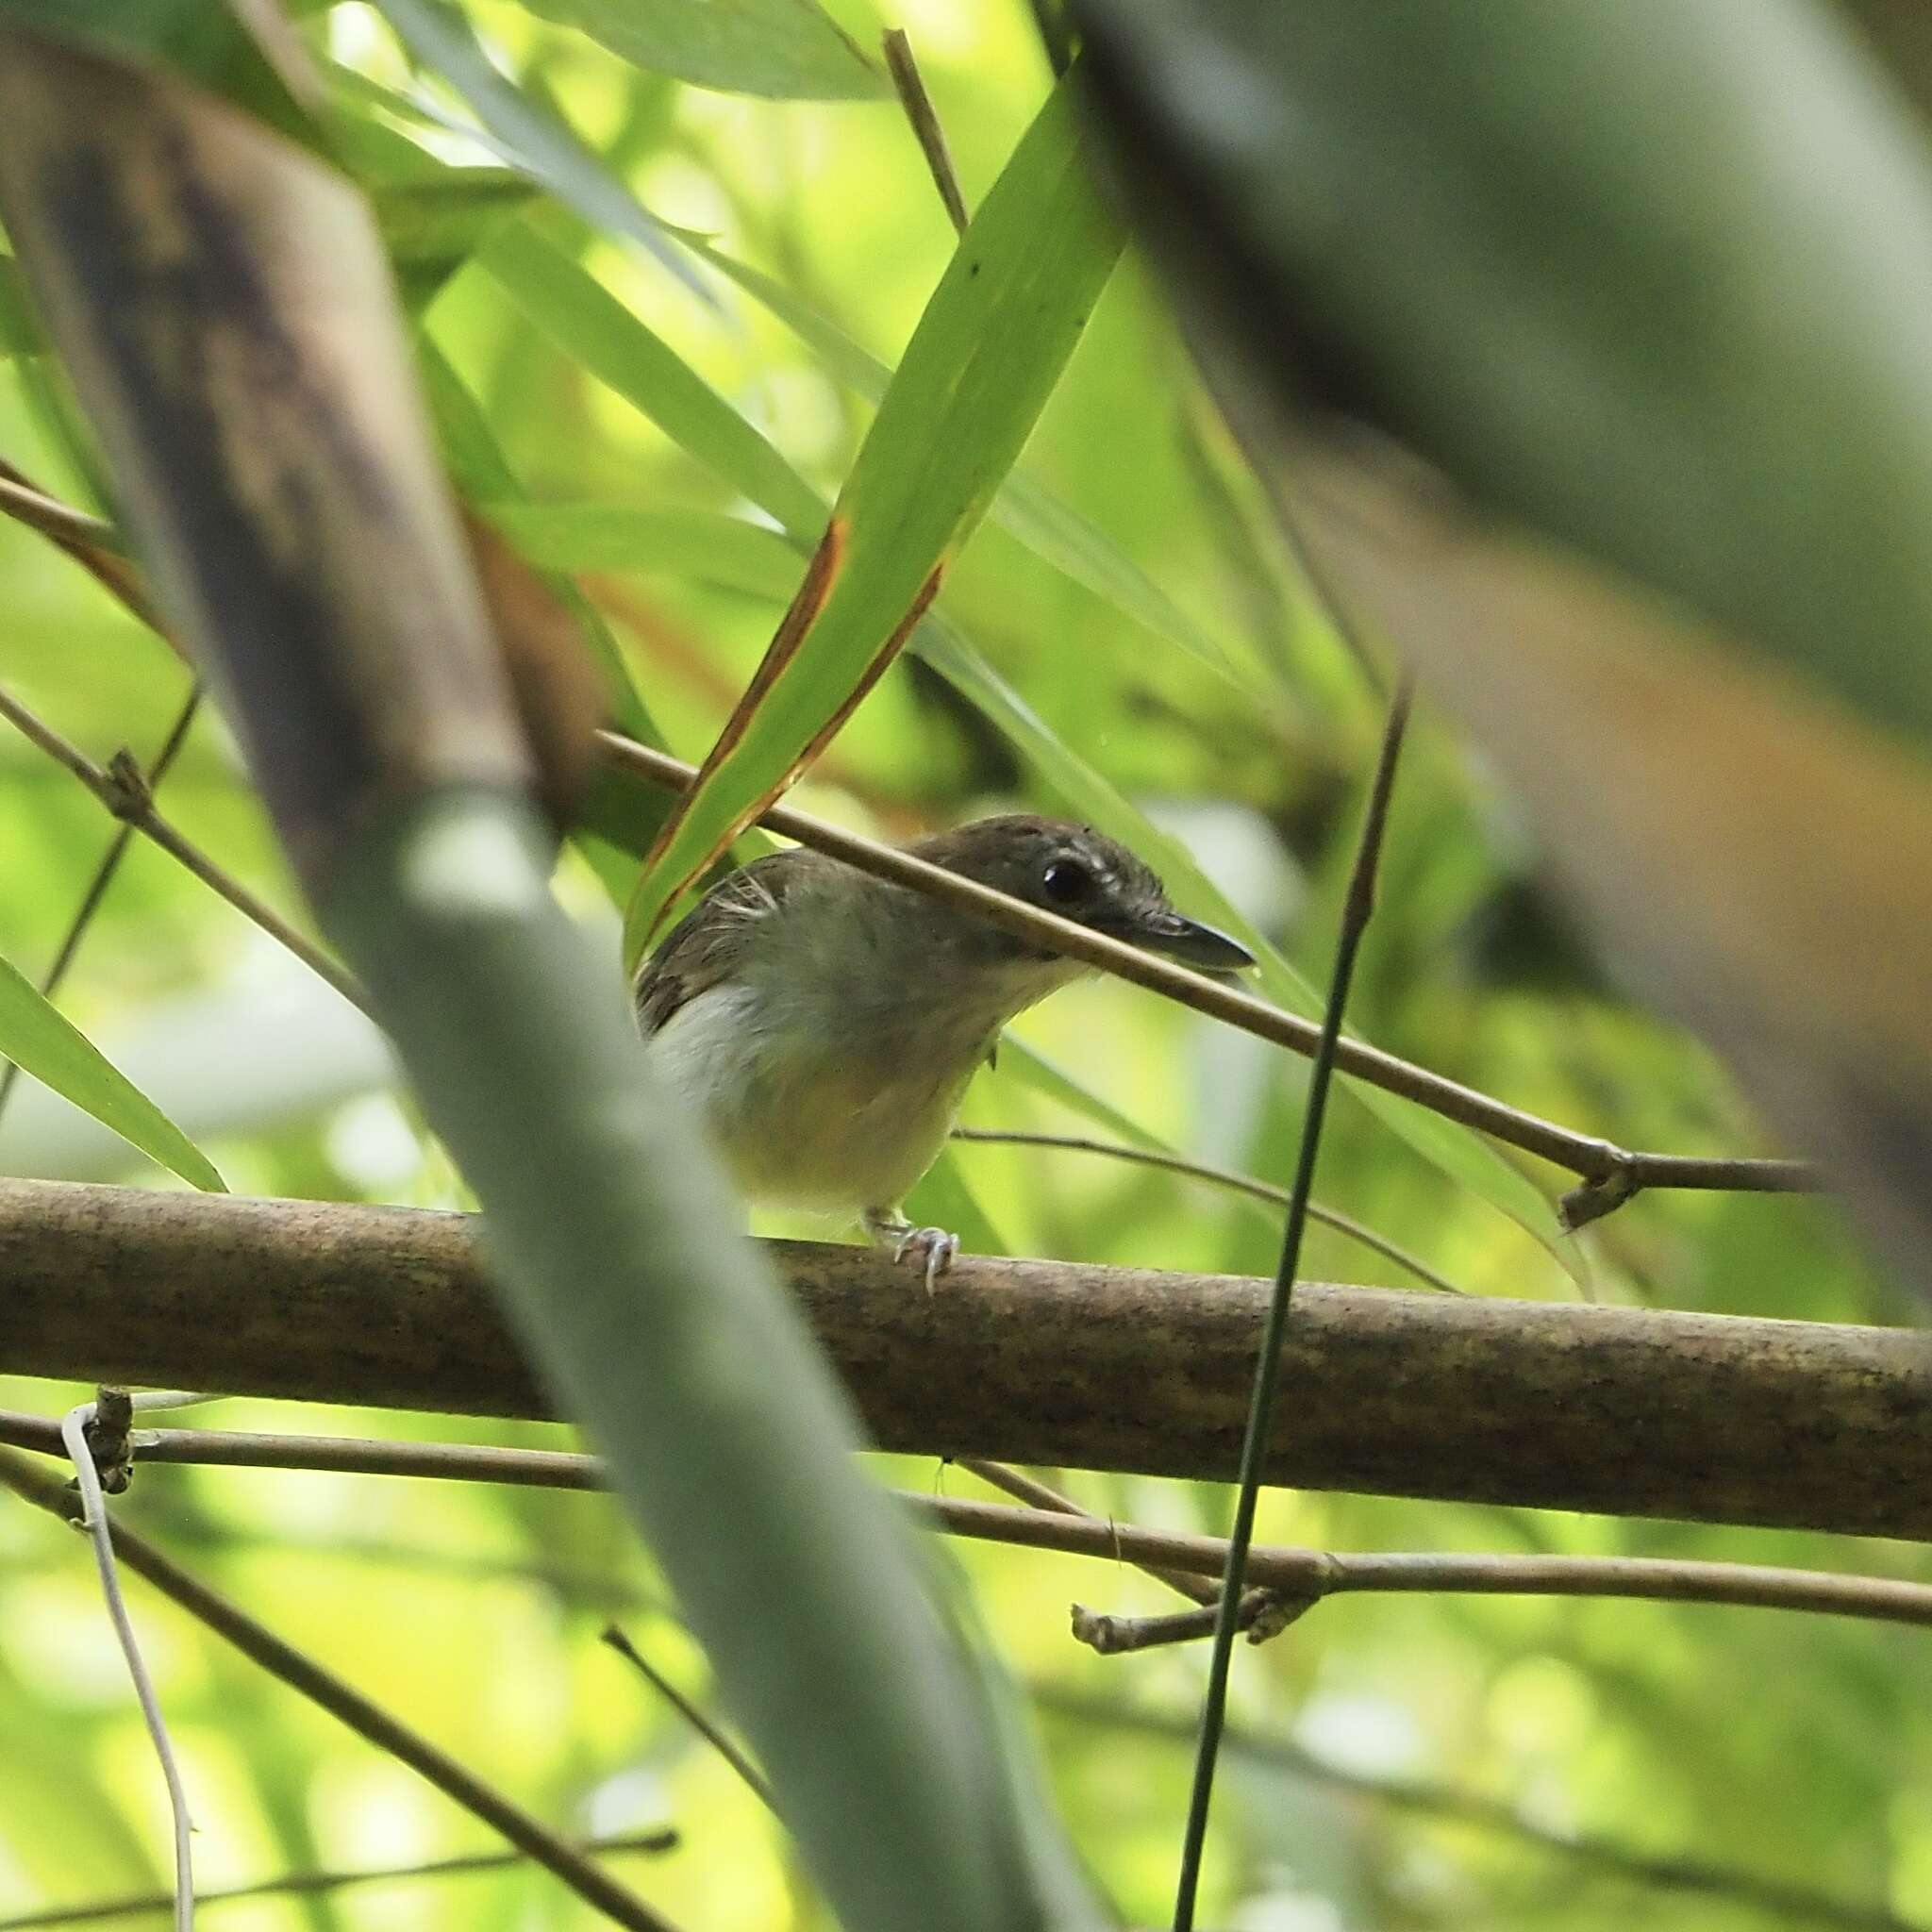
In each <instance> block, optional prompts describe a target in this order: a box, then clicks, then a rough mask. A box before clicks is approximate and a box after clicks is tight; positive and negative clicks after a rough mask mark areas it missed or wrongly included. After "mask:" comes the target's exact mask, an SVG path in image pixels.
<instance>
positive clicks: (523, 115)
mask: <svg viewBox="0 0 1932 1932" xmlns="http://www.w3.org/2000/svg"><path fill="white" fill-rule="evenodd" d="M379 4H380V7H381V10H382V11H383V13H384V14H385V15H387V16H388V19H389V23H390V25H391V26H392V27H394V28H395V30H396V32H397V33H398V34H399V35H400V36H401V37H402V40H403V42H404V43H405V44H406V45H407V46H408V49H409V51H410V52H411V53H412V54H413V55H415V57H416V58H417V59H419V60H421V61H422V62H423V63H424V64H425V66H428V67H433V68H435V69H436V70H437V72H438V73H439V74H441V75H442V77H443V78H444V79H445V80H447V81H448V82H449V84H450V86H451V87H453V88H454V89H455V90H456V91H457V92H458V93H459V94H460V95H461V96H462V97H463V99H464V100H466V101H467V102H468V103H469V104H470V107H471V108H472V109H473V110H474V111H475V115H476V118H477V119H478V120H479V121H481V122H482V124H483V126H484V128H485V129H486V130H487V131H488V133H489V135H490V136H491V137H492V140H493V145H494V146H495V148H496V151H497V152H498V153H500V154H502V155H503V156H504V158H506V159H508V160H510V161H513V162H516V163H518V164H520V165H521V166H522V167H524V168H525V170H527V171H528V173H529V174H530V175H533V176H534V177H535V178H536V179H537V180H539V181H541V182H542V184H543V185H544V187H546V188H548V189H549V190H550V192H552V193H553V194H555V195H556V196H557V197H558V200H559V201H562V202H564V203H565V204H567V205H568V206H569V207H571V208H575V209H576V211H577V212H578V213H579V214H580V215H582V216H583V218H584V219H585V220H586V221H587V222H589V223H590V224H591V225H592V226H593V227H597V228H605V229H608V230H609V231H610V232H611V233H612V234H614V235H622V236H624V237H625V238H626V239H627V240H629V241H632V242H636V243H637V244H638V246H639V247H641V249H643V250H644V252H645V253H646V254H647V255H649V256H650V257H651V258H653V259H654V260H655V261H657V262H658V263H659V264H660V265H661V266H662V267H664V268H667V269H669V270H670V272H671V273H672V274H673V275H675V276H676V277H677V279H678V280H679V281H681V282H682V283H684V285H685V286H686V287H687V288H688V289H690V290H691V291H692V292H693V293H694V294H696V295H698V296H699V297H700V298H701V299H703V300H704V301H706V302H709V301H710V300H711V294H710V291H709V290H708V289H707V288H706V286H705V285H704V283H703V282H702V281H700V280H699V279H698V277H697V275H696V274H695V273H694V272H693V270H692V269H691V263H690V261H689V260H688V259H687V258H686V257H685V255H684V254H683V252H681V251H680V250H679V249H678V248H677V246H676V245H675V243H674V242H672V241H671V240H670V239H669V238H668V237H667V236H666V234H665V232H664V229H663V227H662V225H660V224H659V223H658V221H657V219H656V218H655V217H654V216H652V215H651V214H650V213H649V212H647V211H646V210H645V209H644V208H642V207H641V206H640V205H639V202H638V199H637V197H636V196H635V195H634V194H632V192H630V190H629V189H628V188H626V187H625V185H624V183H623V182H622V181H620V180H619V179H618V178H617V177H616V175H613V174H612V173H611V172H610V170H609V169H608V168H607V167H606V166H605V165H604V163H603V161H602V160H601V159H600V158H598V157H597V156H596V155H595V154H594V153H592V152H591V149H590V148H589V147H587V146H586V145H585V144H584V142H582V141H580V140H579V139H578V138H577V135H576V134H575V131H574V130H573V129H572V128H570V127H568V126H566V125H564V124H563V123H562V122H561V121H559V120H558V118H557V116H556V115H555V114H553V113H552V112H551V111H550V109H549V108H547V107H544V106H542V105H541V104H540V103H538V102H536V101H533V100H532V99H531V98H530V97H529V95H528V94H526V93H525V92H524V91H523V90H522V89H521V88H519V87H518V86H517V85H516V84H515V82H513V81H510V80H508V79H506V78H505V77H504V75H501V74H500V73H498V72H497V70H496V68H495V67H494V66H493V65H492V64H491V60H490V58H489V56H488V55H487V54H485V53H484V51H483V49H482V46H481V45H480V44H479V42H477V39H476V36H475V33H474V32H473V31H472V30H471V27H470V23H469V22H468V21H467V20H466V19H465V18H464V17H463V15H462V14H461V13H460V12H459V11H458V9H457V8H453V7H445V6H443V5H442V4H441V0H379ZM358 91H359V92H370V90H369V89H368V88H367V87H366V86H365V87H364V88H362V89H360V90H358ZM410 105H411V107H412V108H413V107H414V106H415V104H414V103H411V104H410ZM466 131H468V130H466Z"/></svg>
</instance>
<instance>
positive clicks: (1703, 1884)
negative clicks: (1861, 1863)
mask: <svg viewBox="0 0 1932 1932" xmlns="http://www.w3.org/2000/svg"><path fill="white" fill-rule="evenodd" d="M1033 1697H1034V1701H1035V1702H1036V1704H1037V1705H1038V1706H1039V1707H1041V1708H1042V1709H1044V1710H1047V1711H1050V1712H1052V1713H1053V1714H1054V1715H1056V1716H1058V1717H1061V1718H1063V1719H1069V1720H1072V1721H1074V1722H1075V1723H1082V1724H1101V1725H1105V1726H1107V1727H1108V1728H1109V1729H1114V1730H1129V1731H1134V1732H1137V1733H1139V1734H1141V1735H1143V1736H1147V1737H1154V1738H1164V1739H1168V1740H1171V1741H1173V1742H1174V1743H1184V1742H1186V1741H1188V1740H1190V1739H1191V1737H1192V1735H1193V1724H1192V1721H1191V1720H1190V1719H1188V1718H1184V1717H1180V1716H1170V1715H1168V1714H1167V1713H1165V1712H1159V1711H1149V1710H1138V1709H1135V1708H1133V1707H1123V1706H1122V1705H1121V1704H1120V1702H1119V1701H1118V1700H1117V1699H1110V1698H1102V1697H1091V1696H1083V1695H1081V1694H1080V1693H1079V1692H1077V1691H1063V1690H1061V1689H1059V1688H1058V1686H1052V1685H1038V1686H1035V1687H1033ZM1227 1748H1228V1749H1229V1750H1230V1751H1234V1752H1237V1753H1239V1754H1240V1755H1241V1757H1247V1758H1249V1759H1251V1760H1252V1761H1254V1762H1256V1763H1259V1764H1267V1765H1274V1766H1278V1767H1279V1768H1281V1769H1282V1770H1285V1771H1287V1772H1289V1773H1291V1774H1293V1775H1294V1776H1296V1777H1301V1778H1306V1779H1307V1781H1308V1782H1309V1783H1310V1784H1318V1785H1324V1786H1326V1787H1328V1788H1329V1789H1330V1790H1341V1791H1349V1792H1353V1793H1356V1794H1357V1795H1359V1796H1361V1797H1364V1798H1367V1799H1370V1800H1372V1801H1373V1802H1374V1803H1376V1804H1380V1805H1386V1806H1388V1807H1391V1809H1395V1810H1401V1811H1408V1812H1413V1813H1415V1814H1416V1815H1418V1816H1420V1817H1424V1818H1430V1819H1434V1820H1436V1821H1438V1822H1440V1823H1441V1824H1460V1825H1469V1826H1472V1827H1474V1829H1476V1830H1478V1831H1487V1832H1493V1833H1496V1834H1499V1835H1501V1836H1505V1837H1507V1838H1511V1839H1515V1840H1518V1841H1519V1842H1521V1843H1524V1844H1529V1845H1534V1846H1535V1847H1536V1848H1537V1849H1538V1850H1539V1851H1546V1852H1549V1853H1551V1854H1553V1855H1554V1856H1555V1857H1559V1858H1563V1859H1566V1860H1568V1861H1570V1862H1571V1863H1573V1864H1576V1865H1580V1866H1584V1867H1587V1868H1588V1869H1590V1870H1591V1871H1594V1872H1598V1873H1601V1874H1604V1875H1606V1876H1607V1877H1612V1878H1621V1879H1624V1880H1627V1881H1629V1882H1630V1883H1632V1884H1635V1885H1649V1886H1656V1887H1658V1888H1659V1889H1661V1890H1671V1891H1692V1892H1698V1893H1701V1894H1705V1895H1707V1896H1710V1897H1716V1898H1729V1899H1733V1900H1736V1901H1738V1902H1740V1903H1742V1904H1746V1905H1751V1906H1755V1907H1757V1908H1758V1909H1759V1910H1761V1911H1767V1912H1772V1913H1774V1914H1776V1915H1777V1916H1779V1917H1781V1918H1790V1919H1798V1920H1803V1921H1806V1922H1807V1923H1810V1924H1821V1925H1835V1926H1838V1927H1840V1928H1842V1932H1923V1928H1921V1927H1919V1926H1917V1925H1915V1924H1912V1922H1911V1921H1910V1920H1907V1919H1902V1918H1900V1917H1899V1916H1898V1915H1897V1914H1896V1913H1894V1912H1890V1911H1888V1910H1887V1909H1886V1908H1885V1907H1882V1906H1861V1905H1857V1904H1854V1903H1852V1902H1851V1901H1849V1900H1845V1899H1838V1898H1833V1897H1832V1896H1831V1895H1830V1894H1829V1893H1826V1892H1819V1891H1813V1890H1809V1889H1808V1888H1807V1887H1804V1886H1799V1885H1790V1884H1787V1883H1785V1882H1784V1881H1782V1880H1780V1879H1775V1878H1767V1877H1764V1876H1762V1875H1761V1874H1758V1873H1756V1872H1747V1871H1744V1870H1741V1869H1740V1868H1739V1867H1737V1866H1735V1865H1713V1864H1708V1863H1707V1862H1706V1861H1704V1860H1703V1859H1699V1858H1683V1857H1665V1856H1658V1855H1657V1854H1653V1853H1650V1852H1645V1851H1641V1850H1639V1849H1638V1848H1637V1847H1636V1846H1634V1845H1629V1844H1625V1843H1624V1842H1623V1841H1622V1840H1618V1839H1612V1838H1607V1837H1604V1836H1602V1835H1600V1834H1597V1833H1591V1832H1563V1831H1553V1830H1552V1829H1550V1827H1549V1826H1548V1825H1544V1824H1538V1823H1536V1821H1535V1820H1534V1819H1530V1818H1526V1817H1524V1815H1523V1814H1522V1813H1521V1812H1520V1811H1518V1810H1516V1809H1515V1807H1513V1806H1509V1805H1506V1804H1502V1803H1499V1802H1498V1801H1497V1800H1496V1799H1493V1798H1486V1797H1483V1796H1480V1795H1479V1794H1478V1793H1476V1792H1474V1791H1465V1790H1457V1788H1456V1787H1455V1786H1453V1785H1446V1784H1437V1783H1429V1782H1424V1781H1423V1780H1420V1779H1415V1780H1411V1779H1407V1778H1383V1777H1373V1776H1370V1775H1368V1774H1365V1773H1362V1772H1358V1771H1353V1770H1351V1769H1349V1768H1348V1767H1347V1766H1345V1765H1341V1764H1335V1763H1332V1762H1330V1761H1329V1760H1328V1759H1326V1758H1324V1757H1317V1756H1316V1755H1315V1754H1314V1753H1312V1752H1310V1751H1306V1750H1304V1749H1303V1748H1302V1747H1301V1746H1300V1745H1298V1744H1291V1743H1288V1742H1285V1741H1277V1740H1273V1739H1265V1738H1257V1737H1255V1736H1254V1735H1253V1734H1251V1733H1245V1732H1235V1731H1230V1732H1229V1733H1228V1738H1227Z"/></svg>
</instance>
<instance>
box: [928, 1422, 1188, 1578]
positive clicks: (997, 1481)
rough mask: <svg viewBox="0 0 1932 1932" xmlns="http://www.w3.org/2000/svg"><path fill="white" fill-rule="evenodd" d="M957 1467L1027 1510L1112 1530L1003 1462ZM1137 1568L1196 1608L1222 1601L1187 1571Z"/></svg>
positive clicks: (965, 1459)
mask: <svg viewBox="0 0 1932 1932" xmlns="http://www.w3.org/2000/svg"><path fill="white" fill-rule="evenodd" d="M959 1467H960V1468H961V1469H963V1470H965V1471H966V1472H967V1473H968V1474H972V1475H976V1476H977V1477H978V1478H979V1479H980V1481H981V1482H983V1483H990V1484H991V1485H992V1487H993V1488H994V1489H996V1490H1004V1491H1006V1492H1007V1494H1008V1495H1009V1496H1017V1497H1018V1498H1019V1500H1020V1501H1021V1502H1023V1503H1024V1504H1025V1505H1026V1507H1028V1508H1029V1509H1045V1510H1048V1511H1050V1512H1051V1513H1053V1514H1054V1515H1056V1516H1077V1517H1078V1518H1079V1519H1080V1520H1081V1521H1082V1522H1083V1523H1105V1524H1108V1527H1109V1528H1110V1527H1111V1526H1112V1521H1113V1520H1112V1518H1111V1517H1106V1516H1096V1515H1095V1514H1094V1513H1093V1511H1092V1510H1091V1509H1083V1508H1081V1507H1080V1506H1079V1504H1077V1503H1076V1502H1074V1499H1073V1497H1071V1496H1064V1495H1062V1494H1061V1493H1060V1492H1059V1491H1058V1490H1057V1489H1055V1488H1053V1486H1052V1485H1051V1484H1049V1483H1043V1482H1041V1480H1040V1479H1039V1477H1037V1476H1030V1475H1028V1474H1026V1472H1025V1471H1024V1469H1013V1468H1010V1467H1008V1464H1006V1463H1004V1462H989V1461H987V1460H985V1459H984V1458H983V1457H977V1456H962V1457H959ZM1140 1567H1141V1569H1142V1570H1144V1571H1145V1572H1146V1574H1148V1575H1149V1576H1151V1577H1153V1578H1154V1580H1155V1581H1156V1582H1157V1583H1164V1584H1166V1585H1167V1587H1168V1588H1169V1589H1170V1590H1174V1591H1179V1592H1180V1593H1181V1595H1182V1596H1184V1597H1186V1598H1187V1599H1188V1601H1189V1602H1190V1603H1191V1604H1193V1605H1195V1606H1196V1607H1199V1606H1201V1605H1203V1604H1217V1603H1219V1602H1220V1601H1221V1592H1220V1591H1218V1590H1217V1589H1216V1588H1215V1587H1214V1586H1213V1585H1212V1584H1211V1583H1204V1582H1203V1581H1202V1580H1201V1578H1200V1577H1198V1576H1195V1575H1193V1574H1191V1573H1190V1572H1188V1571H1185V1570H1161V1569H1158V1568H1156V1567H1155V1566H1154V1565H1153V1564H1149V1563H1142V1564H1141V1566H1140Z"/></svg>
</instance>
